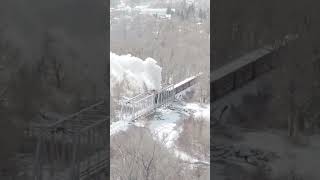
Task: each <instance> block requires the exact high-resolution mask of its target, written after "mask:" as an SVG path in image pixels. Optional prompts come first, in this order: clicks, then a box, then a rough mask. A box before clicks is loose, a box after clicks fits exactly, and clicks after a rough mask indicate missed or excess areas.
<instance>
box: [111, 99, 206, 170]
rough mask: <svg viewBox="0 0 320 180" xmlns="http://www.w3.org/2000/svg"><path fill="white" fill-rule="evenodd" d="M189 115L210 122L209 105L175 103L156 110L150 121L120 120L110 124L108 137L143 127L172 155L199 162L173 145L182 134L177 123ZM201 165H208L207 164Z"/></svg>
mask: <svg viewBox="0 0 320 180" xmlns="http://www.w3.org/2000/svg"><path fill="white" fill-rule="evenodd" d="M191 115H193V116H195V117H203V118H204V119H206V120H208V121H210V105H209V104H205V105H200V104H198V103H184V102H181V101H176V102H174V103H172V104H171V105H170V106H168V107H162V108H159V109H157V111H156V112H155V114H154V115H153V116H152V117H151V118H150V120H147V121H139V120H138V121H136V122H134V123H131V122H128V121H124V120H122V121H117V122H114V123H111V126H110V135H111V136H113V135H115V134H117V133H119V132H121V131H126V130H127V129H128V128H130V127H132V126H139V127H145V128H148V129H149V130H150V132H151V133H152V135H153V137H154V139H155V140H157V141H159V142H161V143H162V144H163V145H164V146H166V147H167V148H168V149H170V150H172V151H173V153H174V154H175V155H176V156H177V157H179V158H180V159H181V160H183V161H188V162H191V163H194V162H199V160H198V159H196V158H194V157H192V156H190V155H188V154H187V153H185V152H183V151H181V150H179V149H178V148H177V147H176V145H175V142H176V140H177V139H178V138H179V135H180V133H181V132H182V127H181V126H179V125H178V124H179V122H180V121H183V120H184V119H186V118H187V117H189V116H191ZM202 162H203V161H202ZM203 163H207V164H209V162H203Z"/></svg>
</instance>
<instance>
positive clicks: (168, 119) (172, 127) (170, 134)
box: [149, 109, 181, 148]
mask: <svg viewBox="0 0 320 180" xmlns="http://www.w3.org/2000/svg"><path fill="white" fill-rule="evenodd" d="M159 113H160V115H159V116H155V118H154V119H153V120H152V121H150V125H149V129H150V131H151V133H152V134H153V135H154V136H155V137H156V138H157V140H159V141H161V142H163V143H164V145H165V146H166V147H167V148H171V147H173V145H174V142H175V140H176V139H177V138H178V136H179V133H180V132H179V130H178V129H177V128H176V125H177V121H178V120H180V119H181V114H180V113H179V112H176V111H172V110H169V109H159Z"/></svg>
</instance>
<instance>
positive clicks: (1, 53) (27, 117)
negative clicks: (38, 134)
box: [0, 0, 107, 179]
mask: <svg viewBox="0 0 320 180" xmlns="http://www.w3.org/2000/svg"><path fill="white" fill-rule="evenodd" d="M105 5H106V4H105V2H104V1H101V0H94V1H90V2H88V1H83V0H80V1H78V0H77V1H63V0H58V1H43V0H41V1H40V0H31V1H21V0H3V1H1V2H0V127H1V129H0V143H1V146H2V148H1V153H0V179H6V178H13V177H15V178H20V179H28V177H29V176H28V175H29V173H30V172H29V170H30V169H29V168H30V167H29V166H30V165H31V164H30V163H32V162H29V163H27V165H24V162H22V161H25V160H27V161H30V156H32V155H33V153H34V152H35V147H36V141H37V139H36V138H35V137H32V136H30V133H31V129H32V126H33V125H34V124H38V123H41V122H42V123H43V122H52V121H55V120H56V119H57V118H61V117H62V116H65V115H67V114H70V113H72V112H76V111H78V110H79V109H81V108H83V107H85V106H88V105H90V104H92V103H94V102H96V101H97V100H98V99H102V98H105V97H106V96H105V94H106V90H107V85H106V83H107V82H106V78H105V77H104V76H105V74H106V73H107V72H106V69H107V67H106V65H107V64H106V61H105V48H106V40H105V37H106V29H105V21H106V16H105ZM19 157H20V158H19ZM21 157H24V158H21Z"/></svg>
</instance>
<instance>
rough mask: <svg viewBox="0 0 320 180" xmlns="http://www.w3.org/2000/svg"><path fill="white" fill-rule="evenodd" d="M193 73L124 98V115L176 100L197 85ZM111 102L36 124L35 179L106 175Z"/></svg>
mask: <svg viewBox="0 0 320 180" xmlns="http://www.w3.org/2000/svg"><path fill="white" fill-rule="evenodd" d="M198 76H199V75H197V76H192V77H190V78H188V79H186V80H184V81H182V82H180V83H178V84H176V85H170V86H166V87H164V88H163V89H161V90H160V91H158V92H152V93H145V94H140V95H138V96H136V97H133V98H131V99H127V100H125V101H122V102H121V103H120V104H121V113H120V114H121V118H122V119H126V120H128V121H133V120H135V119H137V118H139V117H142V116H146V115H148V114H150V113H152V112H154V110H155V108H157V107H160V106H162V105H164V104H167V103H169V102H171V101H173V99H174V97H175V95H177V94H178V93H180V92H182V91H184V90H186V89H187V88H189V87H191V86H192V85H194V84H195V83H196V81H197V79H198ZM108 103H109V102H106V101H100V102H98V103H96V104H94V105H91V106H89V107H87V108H85V109H82V110H81V111H79V112H77V113H74V114H72V115H70V116H68V117H65V118H63V119H61V120H58V121H56V122H54V123H52V124H49V125H45V126H42V127H40V128H39V127H38V128H37V133H34V134H36V136H37V137H38V143H37V147H36V153H35V160H34V167H33V176H34V180H49V179H50V180H85V179H97V180H100V179H106V178H107V176H108V174H107V173H108V166H109V152H108V146H107V143H108V142H109V140H108V139H109V135H108V134H107V132H108V131H106V129H107V128H109V127H107V121H109V114H108V111H107V108H109V106H108Z"/></svg>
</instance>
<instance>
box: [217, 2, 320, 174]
mask: <svg viewBox="0 0 320 180" xmlns="http://www.w3.org/2000/svg"><path fill="white" fill-rule="evenodd" d="M318 4H319V3H318V2H317V1H314V0H307V1H303V2H302V1H273V0H270V1H251V0H245V1H241V2H240V1H233V0H226V1H215V3H214V4H212V6H213V9H211V11H213V16H212V22H213V23H212V24H211V28H212V32H213V37H212V46H213V52H212V53H211V56H212V57H211V58H212V59H213V61H212V63H211V71H212V70H213V71H215V70H217V69H219V68H221V67H223V66H224V65H226V64H228V63H230V62H232V61H234V60H236V59H237V58H239V57H241V56H242V55H245V54H247V53H249V52H252V51H253V50H255V49H258V48H262V47H264V46H266V45H271V46H277V44H279V43H281V42H282V40H283V38H284V37H286V36H287V35H293V34H294V35H297V37H298V38H297V39H296V40H294V41H292V42H290V43H288V44H287V45H286V46H285V47H283V48H281V49H280V50H279V51H278V52H277V54H276V55H275V56H274V57H273V58H272V60H273V61H274V62H273V63H274V64H273V66H274V70H272V71H271V72H269V73H267V74H265V75H263V76H262V77H261V78H258V79H257V80H255V82H254V83H252V84H248V85H247V86H246V87H244V88H241V89H239V90H238V91H236V92H235V93H234V97H236V98H239V99H241V100H240V104H238V105H231V106H230V108H229V109H228V110H227V111H228V113H226V115H225V116H224V115H223V116H224V117H220V118H221V119H224V120H221V124H222V125H221V126H217V127H213V128H214V132H215V134H213V135H211V139H212V141H213V142H214V144H213V145H212V147H211V153H214V152H215V151H217V146H218V144H219V143H222V144H224V145H225V146H227V145H228V144H230V143H227V142H228V141H229V140H230V137H232V138H231V139H233V142H234V144H246V148H249V149H250V148H251V149H254V148H260V150H261V149H262V150H264V151H271V152H274V153H276V154H278V156H279V157H278V158H276V159H277V160H275V161H274V162H271V163H269V165H270V166H271V169H272V171H271V172H269V171H266V170H262V169H259V168H258V170H257V169H256V170H255V171H254V172H250V173H248V172H247V171H246V170H243V167H238V166H237V168H236V169H237V171H238V172H236V170H229V171H230V173H232V172H234V175H230V177H229V178H230V179H239V178H236V176H239V175H241V176H244V178H243V179H256V178H257V176H259V179H263V178H264V179H319V177H320V176H319V173H318V172H316V170H315V169H314V166H315V165H316V166H317V165H319V163H320V162H319V161H318V160H315V159H312V158H311V157H312V156H316V154H317V153H319V148H318V147H319V146H318V142H319V128H320V126H319V125H320V119H319V109H318V107H319V103H320V101H319V100H320V99H319V95H320V94H319V92H320V91H319V80H320V76H319V72H320V69H319V63H320V62H319V48H320V46H319V45H320V44H319V43H320V41H319V40H320V37H319V34H318V32H319V28H320V26H319V23H318V22H319V20H320V19H319V17H320V16H319V11H318ZM248 89H249V91H250V89H251V90H252V89H253V90H254V93H252V92H250V93H248V92H247V90H248ZM218 118H219V117H218ZM234 128H235V129H234ZM239 128H240V129H241V130H240V129H239ZM226 136H228V137H229V138H225V137H226ZM238 138H240V139H241V140H240V139H238ZM236 139H237V140H236ZM259 141H263V142H266V144H264V145H263V144H261V143H259ZM267 143H268V144H267ZM246 148H244V149H246ZM298 149H299V150H298ZM218 164H219V163H218ZM302 164H305V165H302ZM234 166H235V165H234ZM223 167H224V168H225V170H226V169H230V168H231V167H230V166H228V167H226V166H223ZM217 169H218V168H216V172H218V170H217ZM226 171H227V170H226ZM229 171H228V172H229ZM231 176H233V177H231ZM262 177H263V178H262Z"/></svg>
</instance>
